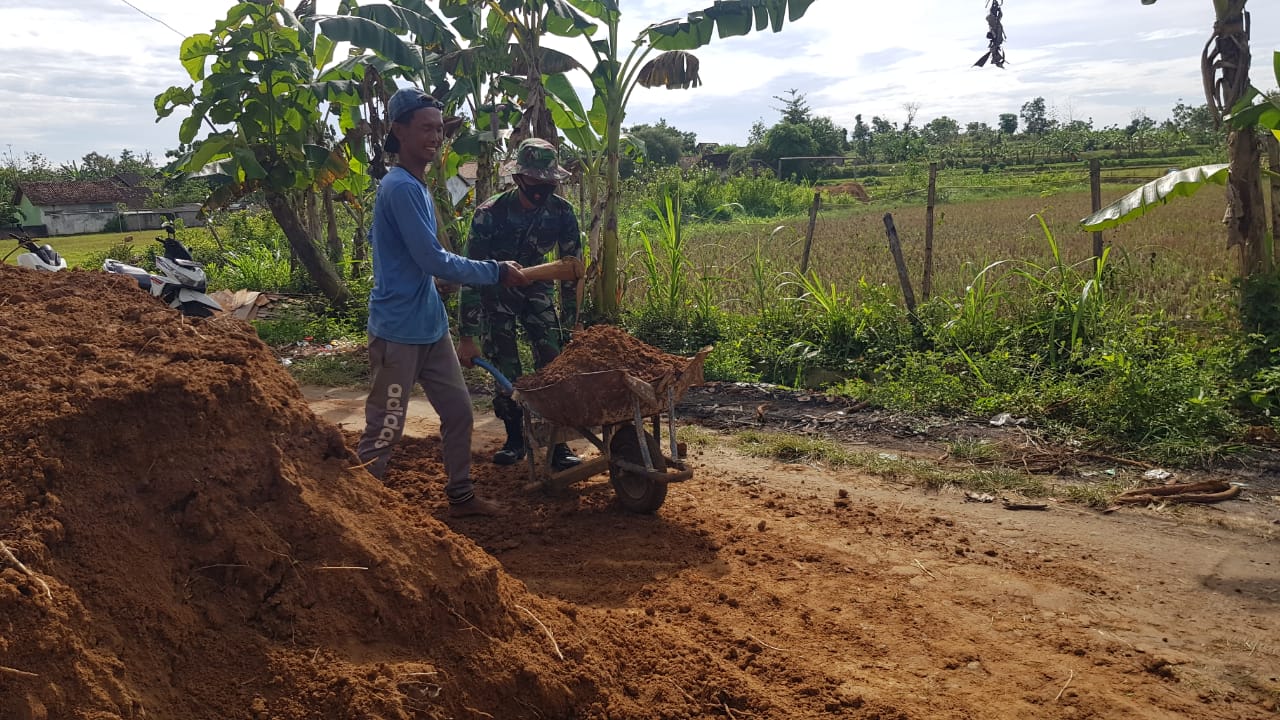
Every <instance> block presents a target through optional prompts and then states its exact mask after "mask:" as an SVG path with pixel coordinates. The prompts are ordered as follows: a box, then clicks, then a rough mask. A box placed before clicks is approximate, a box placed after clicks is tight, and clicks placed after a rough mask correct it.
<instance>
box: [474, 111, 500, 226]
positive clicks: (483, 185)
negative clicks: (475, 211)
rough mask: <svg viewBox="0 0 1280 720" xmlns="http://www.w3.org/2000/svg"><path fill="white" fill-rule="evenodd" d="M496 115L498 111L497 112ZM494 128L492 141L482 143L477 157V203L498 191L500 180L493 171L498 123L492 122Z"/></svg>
mask: <svg viewBox="0 0 1280 720" xmlns="http://www.w3.org/2000/svg"><path fill="white" fill-rule="evenodd" d="M495 116H496V113H495ZM490 129H492V130H493V142H492V143H484V142H482V143H480V155H479V156H478V157H477V158H476V197H475V201H476V202H475V204H476V206H477V207H478V206H479V205H480V203H482V202H484V201H485V200H488V199H489V197H490V196H491V195H493V194H494V193H495V192H496V191H497V187H498V182H497V178H496V177H495V176H494V172H493V165H494V162H493V158H494V155H496V154H497V149H498V130H497V127H496V124H494V123H490Z"/></svg>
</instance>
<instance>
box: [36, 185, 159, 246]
mask: <svg viewBox="0 0 1280 720" xmlns="http://www.w3.org/2000/svg"><path fill="white" fill-rule="evenodd" d="M150 195H151V190H150V189H148V188H145V187H131V186H128V185H125V184H124V183H122V182H120V181H119V180H115V179H113V180H82V181H72V182H57V181H52V182H24V183H20V184H19V185H18V187H17V190H16V191H15V192H14V197H13V204H14V205H15V206H17V208H18V213H19V215H20V216H21V218H22V226H23V227H24V228H30V229H32V230H36V231H41V230H42V231H43V232H38V234H43V235H49V236H53V235H77V234H81V233H98V232H103V231H104V230H106V228H107V227H108V225H110V224H111V223H113V222H115V221H116V220H117V218H119V216H120V207H119V206H121V205H123V206H125V207H129V208H141V207H142V205H143V203H144V202H146V199H147V198H148V197H149V196H150Z"/></svg>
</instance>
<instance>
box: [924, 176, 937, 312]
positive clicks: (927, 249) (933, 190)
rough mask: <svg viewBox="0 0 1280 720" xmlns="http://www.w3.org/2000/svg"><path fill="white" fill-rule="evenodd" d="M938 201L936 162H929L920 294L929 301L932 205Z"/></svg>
mask: <svg viewBox="0 0 1280 720" xmlns="http://www.w3.org/2000/svg"><path fill="white" fill-rule="evenodd" d="M937 202H938V163H929V204H928V205H927V206H926V207H925V211H924V279H923V280H921V282H920V296H921V297H922V298H923V299H924V301H925V302H929V296H931V295H932V294H933V206H934V205H936V204H937Z"/></svg>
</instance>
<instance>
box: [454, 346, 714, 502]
mask: <svg viewBox="0 0 1280 720" xmlns="http://www.w3.org/2000/svg"><path fill="white" fill-rule="evenodd" d="M711 350H712V348H711V347H706V348H703V349H702V350H701V351H699V352H698V353H697V354H696V355H694V356H693V357H691V358H687V359H686V360H687V362H686V363H685V364H684V366H683V367H680V368H678V369H674V370H672V371H671V372H668V373H667V374H666V375H664V376H662V377H660V378H658V379H656V380H653V381H645V380H642V379H640V378H638V377H636V376H635V375H633V374H632V373H631V372H628V371H627V370H626V369H617V370H606V371H603V372H591V373H581V374H578V375H574V376H571V377H569V378H567V379H564V380H561V381H559V382H555V383H552V384H550V385H544V386H542V387H537V388H527V389H520V390H514V391H512V390H510V389H509V388H510V383H509V382H508V383H506V385H505V386H504V390H507V391H508V392H511V393H512V395H511V397H512V399H513V400H515V402H516V403H518V404H519V405H520V407H521V408H522V409H523V410H524V440H525V447H527V448H528V450H529V453H528V458H529V479H530V480H531V481H532V482H534V483H537V484H540V485H541V486H542V487H543V488H544V489H545V490H547V491H548V492H551V493H558V492H563V491H564V490H565V489H566V488H568V487H569V486H570V485H572V484H574V483H577V482H581V481H583V480H586V479H588V478H591V477H593V476H595V475H599V474H601V473H605V472H607V473H609V482H610V484H612V485H613V490H614V493H615V494H616V495H617V496H618V502H619V503H620V504H621V505H622V507H623V508H624V509H626V510H628V511H630V512H635V513H653V512H655V511H656V510H657V509H658V508H659V507H661V506H662V503H663V501H665V500H666V499H667V486H668V485H669V484H670V483H675V482H684V481H685V480H688V479H690V478H692V477H693V468H691V467H689V466H688V465H687V464H686V463H685V461H684V460H683V459H682V458H681V457H680V453H679V450H678V445H677V443H676V401H677V400H679V399H680V398H681V397H682V396H683V395H684V393H685V391H686V390H688V389H689V387H690V386H692V385H697V384H699V383H701V382H702V368H703V364H704V363H705V362H706V358H707V354H708V353H710V352H711ZM476 364H477V365H480V366H481V367H484V368H485V369H486V370H488V371H489V372H490V373H491V374H493V375H494V377H495V378H498V382H499V384H502V383H503V382H504V381H505V378H503V377H502V376H501V373H499V372H497V370H496V369H495V368H493V366H492V365H489V364H488V363H487V362H484V361H483V360H479V359H477V360H476ZM664 414H665V416H666V423H665V424H666V426H667V435H666V440H667V452H664V451H663V447H662V445H663V443H662V441H663V435H662V426H663V424H664V423H663V415H664ZM645 420H648V421H649V422H650V430H646V429H645ZM577 438H583V439H585V440H587V441H588V442H590V443H591V444H592V445H594V446H595V448H596V449H597V450H599V451H600V454H599V455H598V456H597V457H594V458H591V459H588V460H583V462H582V463H581V464H579V465H577V466H574V467H571V468H568V469H565V470H556V469H555V468H554V467H553V466H552V462H551V461H552V456H553V449H554V447H555V445H556V444H557V443H562V442H567V441H569V440H575V439H577Z"/></svg>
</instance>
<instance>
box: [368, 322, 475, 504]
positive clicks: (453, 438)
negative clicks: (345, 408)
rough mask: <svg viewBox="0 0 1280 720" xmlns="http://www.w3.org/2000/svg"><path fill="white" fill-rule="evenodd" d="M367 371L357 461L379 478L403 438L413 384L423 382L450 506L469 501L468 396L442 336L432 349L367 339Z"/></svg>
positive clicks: (449, 344) (448, 341) (452, 353)
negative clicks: (436, 425)
mask: <svg viewBox="0 0 1280 720" xmlns="http://www.w3.org/2000/svg"><path fill="white" fill-rule="evenodd" d="M369 366H370V368H371V369H372V370H373V386H372V387H371V388H369V397H368V399H366V400H365V403H364V420H365V428H364V435H363V436H361V438H360V444H359V446H357V448H356V454H357V455H359V456H360V462H363V463H368V464H367V465H366V466H365V467H366V468H367V469H368V470H369V472H370V473H372V474H373V476H374V477H377V478H381V477H382V476H383V474H384V473H386V471H387V462H388V461H390V460H391V449H392V448H393V447H394V446H395V444H396V443H397V442H399V441H400V438H401V436H402V435H404V421H405V413H406V411H407V410H408V408H409V393H410V391H412V390H413V386H414V383H421V384H422V389H423V391H424V392H426V394H427V401H428V402H430V403H431V407H433V408H435V411H436V414H437V415H439V416H440V437H441V440H442V444H443V446H444V469H445V472H446V473H447V474H448V476H449V482H448V484H446V485H445V486H444V492H445V495H446V496H447V497H448V498H449V502H451V503H462V502H466V501H468V500H470V499H471V497H472V496H473V495H474V488H473V486H472V484H471V428H472V424H473V422H474V421H473V418H472V416H471V395H470V394H469V393H468V392H467V385H466V383H465V382H464V381H463V379H462V368H461V367H460V366H459V365H458V354H457V353H456V352H455V351H454V349H453V340H452V338H450V337H449V336H448V335H445V336H444V337H443V338H441V339H440V340H439V341H437V342H436V343H434V344H432V345H402V344H400V343H394V342H389V341H387V340H383V339H382V338H379V337H374V336H372V335H370V336H369Z"/></svg>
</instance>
